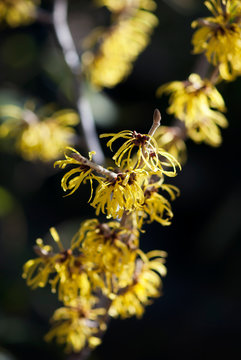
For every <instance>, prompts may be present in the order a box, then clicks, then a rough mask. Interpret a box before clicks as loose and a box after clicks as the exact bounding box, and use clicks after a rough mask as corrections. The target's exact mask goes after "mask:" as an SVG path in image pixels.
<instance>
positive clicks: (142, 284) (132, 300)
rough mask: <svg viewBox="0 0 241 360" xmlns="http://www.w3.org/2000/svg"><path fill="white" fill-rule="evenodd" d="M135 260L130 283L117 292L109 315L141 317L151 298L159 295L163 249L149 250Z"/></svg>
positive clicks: (163, 259)
mask: <svg viewBox="0 0 241 360" xmlns="http://www.w3.org/2000/svg"><path fill="white" fill-rule="evenodd" d="M139 253H140V255H141V258H139V259H137V261H136V269H135V273H134V275H133V279H132V283H131V284H130V285H129V286H127V287H126V288H124V289H122V291H120V292H119V294H117V296H116V298H115V299H114V300H113V302H112V304H111V307H110V309H109V314H110V316H113V317H117V316H120V317H122V318H127V317H130V316H133V315H136V316H137V317H141V316H142V315H143V313H144V309H145V306H146V305H149V304H151V299H152V298H156V297H159V296H160V295H161V292H160V291H161V287H162V280H161V276H165V275H166V267H165V265H164V263H165V257H166V255H167V254H166V253H165V252H164V251H159V250H155V251H150V252H149V253H147V254H144V253H143V252H142V251H141V250H139Z"/></svg>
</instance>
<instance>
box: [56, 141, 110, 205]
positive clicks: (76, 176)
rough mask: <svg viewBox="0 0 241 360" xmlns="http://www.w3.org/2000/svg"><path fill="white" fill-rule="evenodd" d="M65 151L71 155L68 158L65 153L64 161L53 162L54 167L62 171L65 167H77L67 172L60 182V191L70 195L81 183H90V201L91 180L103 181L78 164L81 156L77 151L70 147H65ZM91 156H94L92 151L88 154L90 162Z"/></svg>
mask: <svg viewBox="0 0 241 360" xmlns="http://www.w3.org/2000/svg"><path fill="white" fill-rule="evenodd" d="M66 150H69V151H71V155H70V156H69V155H68V154H67V153H65V160H57V161H55V163H54V166H59V167H60V168H61V169H64V168H65V167H66V166H67V165H69V164H73V165H78V167H75V168H74V169H72V170H70V171H68V172H67V173H66V174H65V175H64V176H63V178H62V180H61V186H62V189H63V190H64V191H67V190H71V192H70V193H69V194H68V195H71V194H73V193H74V192H75V191H76V190H77V189H78V187H79V186H80V184H81V183H84V184H85V183H86V181H90V186H91V195H90V199H91V197H92V193H93V185H92V182H93V179H94V180H97V181H98V182H100V181H103V180H102V178H100V177H99V176H97V175H95V174H94V173H93V169H92V168H91V167H89V166H88V165H85V164H83V163H81V162H80V160H79V159H78V157H81V155H80V153H79V152H78V151H76V150H75V149H73V148H71V147H66ZM93 154H95V152H94V151H92V152H90V153H89V159H90V160H92V155H93ZM70 178H71V179H70Z"/></svg>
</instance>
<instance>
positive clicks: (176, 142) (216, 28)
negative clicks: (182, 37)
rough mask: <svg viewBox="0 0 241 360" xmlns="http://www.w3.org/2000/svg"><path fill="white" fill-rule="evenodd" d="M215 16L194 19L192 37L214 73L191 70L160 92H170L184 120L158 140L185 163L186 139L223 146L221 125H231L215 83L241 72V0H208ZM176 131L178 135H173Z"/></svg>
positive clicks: (177, 115)
mask: <svg viewBox="0 0 241 360" xmlns="http://www.w3.org/2000/svg"><path fill="white" fill-rule="evenodd" d="M204 4H205V5H206V7H207V8H208V9H209V10H210V12H211V13H212V16H210V17H206V18H200V19H197V20H196V21H194V22H193V23H192V27H193V28H198V29H197V30H196V31H195V33H194V35H193V38H192V43H193V46H194V50H193V53H194V54H200V53H204V54H205V55H206V58H207V60H208V62H209V63H210V64H211V65H212V67H213V70H212V72H211V75H209V74H207V76H206V77H203V78H201V77H200V76H199V75H198V74H195V73H193V74H191V75H190V76H189V77H188V79H187V80H185V81H173V82H170V83H167V84H164V85H162V86H160V87H159V88H158V90H157V96H161V95H163V94H164V93H165V94H168V95H170V100H169V103H170V106H169V108H168V109H167V112H168V113H169V114H172V115H174V116H175V118H176V119H177V120H178V121H179V125H180V121H181V122H182V123H183V124H184V126H179V130H180V131H179V132H177V131H173V130H174V129H175V128H176V126H173V127H172V128H170V130H168V131H165V134H164V135H163V136H162V135H160V134H159V136H158V143H159V144H160V146H163V147H164V148H165V149H168V150H169V151H170V153H171V154H175V155H176V156H177V159H178V160H180V161H181V162H182V163H183V162H184V161H185V155H184V156H183V150H185V145H184V144H183V140H184V139H185V138H187V137H190V138H191V139H192V140H194V141H195V142H197V143H201V142H205V143H207V144H208V145H211V146H219V145H220V144H221V142H222V136H221V131H220V127H221V128H225V127H227V126H228V122H227V119H226V117H225V116H224V114H223V113H224V112H225V111H226V107H225V103H224V100H223V98H222V95H221V94H220V93H219V91H218V90H217V88H216V87H215V85H216V84H217V83H218V82H220V81H221V80H233V79H235V78H236V77H237V76H238V75H241V57H240V54H241V3H240V1H239V0H207V1H204ZM173 132H175V136H173Z"/></svg>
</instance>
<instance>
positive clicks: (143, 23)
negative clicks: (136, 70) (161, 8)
mask: <svg viewBox="0 0 241 360" xmlns="http://www.w3.org/2000/svg"><path fill="white" fill-rule="evenodd" d="M99 4H100V5H102V6H104V5H105V6H107V7H108V8H109V10H110V11H112V12H113V17H112V24H111V26H110V28H109V29H108V28H107V29H104V30H102V31H96V30H95V31H94V33H93V34H92V35H91V36H90V37H89V39H91V41H90V40H89V41H88V39H87V41H86V43H88V42H89V43H91V45H90V47H92V48H93V49H94V50H92V49H91V48H90V49H89V50H86V51H85V52H84V54H83V56H82V61H83V66H84V72H85V74H86V76H87V78H88V80H89V81H90V82H91V83H92V84H93V85H94V86H95V87H96V88H97V89H98V88H99V89H101V88H102V87H108V88H111V87H113V86H115V85H117V84H118V83H119V82H121V81H122V80H124V79H125V78H126V77H127V76H128V75H129V74H130V72H131V71H132V63H133V62H134V61H135V60H136V58H137V57H138V56H139V54H140V53H141V52H142V51H143V50H144V49H145V48H146V46H147V45H148V43H149V41H150V35H151V33H152V31H153V28H154V27H155V26H157V23H158V19H157V17H156V16H155V15H154V14H152V13H151V12H150V11H153V10H154V8H155V3H154V1H152V0H141V1H136V0H122V1H113V0H100V1H99ZM96 48H97V50H96Z"/></svg>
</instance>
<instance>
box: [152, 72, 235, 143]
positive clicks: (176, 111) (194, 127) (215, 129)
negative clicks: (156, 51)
mask: <svg viewBox="0 0 241 360" xmlns="http://www.w3.org/2000/svg"><path fill="white" fill-rule="evenodd" d="M163 93H166V94H170V100H169V103H170V106H169V108H168V109H167V112H168V113H169V114H173V115H174V116H175V117H176V118H178V119H179V120H181V121H184V122H185V126H186V128H187V134H188V136H189V137H190V138H191V139H193V140H194V141H196V142H202V141H204V142H206V143H207V144H209V145H212V146H218V145H220V143H221V141H222V137H221V133H220V129H219V126H220V127H226V126H227V125H228V122H227V119H226V117H225V116H224V115H223V114H222V112H224V111H226V108H225V103H224V100H223V98H222V96H221V94H220V93H219V92H218V90H217V89H216V87H215V86H214V85H213V84H212V83H211V82H210V81H209V80H207V79H201V78H200V76H199V75H198V74H191V75H190V76H189V77H188V80H187V81H173V82H171V83H168V84H165V85H162V86H161V87H159V88H158V90H157V95H158V96H160V95H162V94H163ZM214 109H215V110H214Z"/></svg>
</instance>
